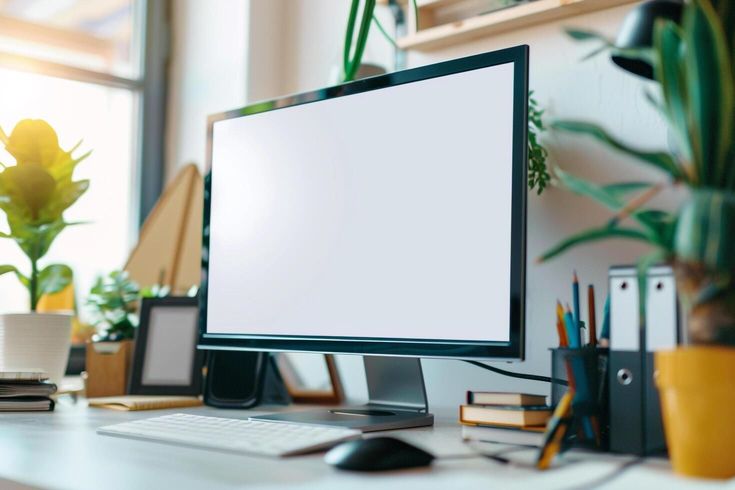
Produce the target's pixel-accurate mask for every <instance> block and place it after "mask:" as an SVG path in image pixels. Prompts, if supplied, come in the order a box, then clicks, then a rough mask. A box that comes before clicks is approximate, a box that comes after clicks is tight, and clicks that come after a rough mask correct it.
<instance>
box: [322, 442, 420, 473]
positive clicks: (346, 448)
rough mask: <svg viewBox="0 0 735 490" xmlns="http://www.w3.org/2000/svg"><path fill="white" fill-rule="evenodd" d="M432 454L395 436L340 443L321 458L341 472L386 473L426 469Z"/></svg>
mask: <svg viewBox="0 0 735 490" xmlns="http://www.w3.org/2000/svg"><path fill="white" fill-rule="evenodd" d="M433 460H434V455H433V454H430V453H427V452H426V451H424V450H423V449H419V448H417V447H416V446H413V445H411V444H409V443H407V442H404V441H402V440H400V439H396V438H394V437H373V438H370V439H357V440H354V441H348V442H343V443H342V444H340V445H339V446H336V447H334V448H333V449H332V450H331V451H329V452H328V453H327V454H326V455H325V456H324V461H326V462H327V463H329V464H330V465H332V466H336V467H337V468H339V469H342V470H352V471H387V470H400V469H403V468H417V467H419V466H428V465H430V464H431V462H432V461H433Z"/></svg>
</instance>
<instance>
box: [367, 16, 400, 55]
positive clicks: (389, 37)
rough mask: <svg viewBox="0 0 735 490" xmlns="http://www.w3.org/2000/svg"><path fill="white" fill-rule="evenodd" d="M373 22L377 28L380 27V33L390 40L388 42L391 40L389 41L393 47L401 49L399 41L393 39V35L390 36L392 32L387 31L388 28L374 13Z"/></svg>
mask: <svg viewBox="0 0 735 490" xmlns="http://www.w3.org/2000/svg"><path fill="white" fill-rule="evenodd" d="M373 23H374V24H375V27H377V28H378V31H380V33H381V34H382V35H383V37H384V38H385V39H386V41H388V42H389V43H390V44H391V46H393V47H394V48H396V49H400V48H399V47H398V43H396V40H395V39H393V38H392V37H391V36H390V34H388V31H386V30H385V28H384V27H383V24H381V23H380V21H379V20H378V18H377V17H376V16H375V14H373Z"/></svg>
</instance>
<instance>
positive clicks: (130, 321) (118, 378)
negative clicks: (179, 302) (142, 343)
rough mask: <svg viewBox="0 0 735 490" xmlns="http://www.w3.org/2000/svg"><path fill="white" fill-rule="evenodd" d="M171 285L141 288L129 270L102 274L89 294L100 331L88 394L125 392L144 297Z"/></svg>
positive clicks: (92, 347)
mask: <svg viewBox="0 0 735 490" xmlns="http://www.w3.org/2000/svg"><path fill="white" fill-rule="evenodd" d="M169 292H170V288H169V287H168V286H161V285H153V286H150V287H146V288H143V289H141V288H140V287H138V284H136V283H135V282H134V281H132V280H131V279H130V277H129V276H128V273H127V272H125V271H112V272H110V273H109V274H107V275H106V276H100V277H98V278H97V280H96V281H95V283H94V285H93V286H92V288H91V290H90V292H89V296H88V297H87V302H86V304H87V312H88V313H89V316H90V320H91V324H92V326H93V327H94V328H95V330H96V331H97V333H96V334H95V335H94V336H93V337H92V342H90V343H89V344H88V348H87V359H86V368H87V374H86V383H85V384H86V391H87V396H89V397H95V396H115V395H123V394H125V392H126V390H127V381H128V372H129V371H130V366H131V361H132V355H133V340H134V339H135V330H136V328H137V327H138V321H139V319H138V310H139V307H140V298H147V297H163V296H167V295H168V294H169Z"/></svg>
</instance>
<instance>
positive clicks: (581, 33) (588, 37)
mask: <svg viewBox="0 0 735 490" xmlns="http://www.w3.org/2000/svg"><path fill="white" fill-rule="evenodd" d="M564 32H566V33H567V36H569V37H571V38H572V39H574V40H575V41H593V40H594V41H601V42H603V43H605V44H608V45H612V42H611V41H610V40H609V39H608V38H607V37H605V36H604V35H602V34H600V33H599V32H596V31H588V30H585V29H577V28H575V27H568V28H566V29H564Z"/></svg>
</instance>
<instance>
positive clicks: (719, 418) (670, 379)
mask: <svg viewBox="0 0 735 490" xmlns="http://www.w3.org/2000/svg"><path fill="white" fill-rule="evenodd" d="M656 385H657V386H658V389H659V392H660V397H661V410H662V413H663V419H664V428H665V430H666V442H667V444H668V447H669V455H670V457H671V464H672V466H673V467H674V471H675V472H677V473H678V474H680V475H685V476H693V477H700V478H730V477H733V476H735V417H733V411H734V410H735V349H733V348H727V347H699V346H697V347H684V348H680V349H676V350H673V351H665V352H657V353H656Z"/></svg>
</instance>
